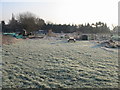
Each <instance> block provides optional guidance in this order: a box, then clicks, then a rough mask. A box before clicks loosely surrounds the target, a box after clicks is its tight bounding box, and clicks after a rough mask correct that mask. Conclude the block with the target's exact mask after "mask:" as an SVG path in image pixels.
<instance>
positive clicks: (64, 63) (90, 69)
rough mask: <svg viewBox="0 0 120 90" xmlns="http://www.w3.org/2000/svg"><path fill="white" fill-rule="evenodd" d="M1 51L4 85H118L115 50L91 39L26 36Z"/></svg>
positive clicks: (94, 86) (76, 86)
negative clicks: (55, 38)
mask: <svg viewBox="0 0 120 90" xmlns="http://www.w3.org/2000/svg"><path fill="white" fill-rule="evenodd" d="M2 53H3V54H2V69H3V70H2V76H3V79H2V87H3V88H30V87H31V88H41V87H45V88H58V87H59V88H60V87H61V88H85V87H86V88H118V51H117V50H111V51H108V50H105V49H102V48H100V47H99V46H97V44H96V43H95V42H92V41H77V42H76V43H67V41H66V40H43V39H36V40H35V39H28V40H22V41H20V42H17V43H15V44H12V45H3V51H2Z"/></svg>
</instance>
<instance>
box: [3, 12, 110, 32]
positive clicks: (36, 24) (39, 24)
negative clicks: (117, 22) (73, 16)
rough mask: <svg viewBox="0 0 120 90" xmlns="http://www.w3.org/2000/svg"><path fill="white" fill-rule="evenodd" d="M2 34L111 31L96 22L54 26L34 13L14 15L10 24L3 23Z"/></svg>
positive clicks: (103, 24)
mask: <svg viewBox="0 0 120 90" xmlns="http://www.w3.org/2000/svg"><path fill="white" fill-rule="evenodd" d="M1 25H2V32H21V30H22V29H26V31H27V32H34V31H38V30H40V29H41V30H45V31H48V30H50V29H51V30H52V31H53V32H55V33H61V32H63V33H73V32H81V33H94V34H96V33H109V32H110V29H109V27H108V26H107V24H106V23H103V22H96V23H92V24H89V23H87V24H85V25H83V24H79V25H76V24H72V25H70V24H54V23H45V21H44V20H43V19H41V18H39V17H36V15H34V14H33V13H30V12H25V13H21V14H19V15H18V16H17V17H16V18H15V16H14V15H13V14H12V18H11V20H9V22H8V24H5V21H1Z"/></svg>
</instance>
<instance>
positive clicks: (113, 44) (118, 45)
mask: <svg viewBox="0 0 120 90" xmlns="http://www.w3.org/2000/svg"><path fill="white" fill-rule="evenodd" d="M101 45H102V46H104V47H107V48H120V42H119V41H113V40H109V41H104V42H101Z"/></svg>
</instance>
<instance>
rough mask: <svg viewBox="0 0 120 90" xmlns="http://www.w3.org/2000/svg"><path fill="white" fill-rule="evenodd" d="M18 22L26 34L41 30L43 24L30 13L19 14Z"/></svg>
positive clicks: (41, 20) (42, 21)
mask: <svg viewBox="0 0 120 90" xmlns="http://www.w3.org/2000/svg"><path fill="white" fill-rule="evenodd" d="M18 22H19V23H20V24H21V26H22V28H24V29H26V31H27V32H28V33H29V32H33V31H36V30H39V29H41V27H42V26H43V25H44V24H45V22H44V20H43V19H40V18H38V17H36V16H35V15H34V14H33V13H30V12H25V13H22V14H19V16H18Z"/></svg>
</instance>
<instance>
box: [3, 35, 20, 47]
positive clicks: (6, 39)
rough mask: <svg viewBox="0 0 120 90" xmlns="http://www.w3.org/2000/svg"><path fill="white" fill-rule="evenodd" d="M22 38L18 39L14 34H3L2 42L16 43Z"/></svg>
mask: <svg viewBox="0 0 120 90" xmlns="http://www.w3.org/2000/svg"><path fill="white" fill-rule="evenodd" d="M20 40H22V39H16V38H14V37H12V36H8V35H3V36H2V44H7V45H9V44H13V43H16V42H18V41H20Z"/></svg>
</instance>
